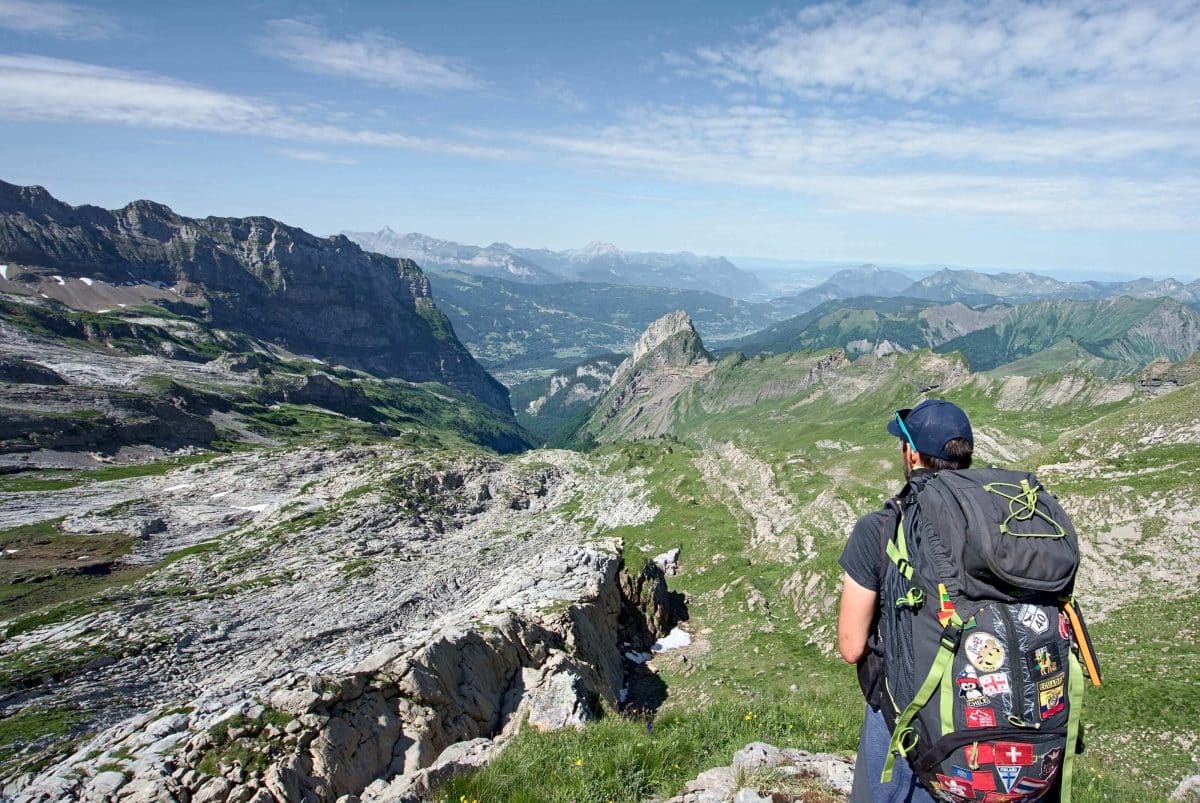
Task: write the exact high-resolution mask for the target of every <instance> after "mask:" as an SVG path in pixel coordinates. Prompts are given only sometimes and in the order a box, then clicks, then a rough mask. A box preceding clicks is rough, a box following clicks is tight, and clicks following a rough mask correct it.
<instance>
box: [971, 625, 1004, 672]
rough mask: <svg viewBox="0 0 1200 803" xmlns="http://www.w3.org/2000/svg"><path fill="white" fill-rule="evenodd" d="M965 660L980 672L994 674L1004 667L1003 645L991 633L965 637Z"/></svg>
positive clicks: (982, 632)
mask: <svg viewBox="0 0 1200 803" xmlns="http://www.w3.org/2000/svg"><path fill="white" fill-rule="evenodd" d="M964 649H965V650H966V653H967V660H968V661H970V662H971V664H972V665H974V667H975V668H976V669H978V670H979V671H980V672H995V671H996V670H997V669H999V668H1000V667H1002V666H1004V655H1005V652H1004V645H1003V644H1001V643H1000V640H999V639H998V638H996V637H995V636H993V635H992V634H991V633H987V632H985V631H982V630H981V631H979V632H978V633H972V634H971V635H969V636H967V643H966V646H965V647H964Z"/></svg>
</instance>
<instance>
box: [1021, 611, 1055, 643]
mask: <svg viewBox="0 0 1200 803" xmlns="http://www.w3.org/2000/svg"><path fill="white" fill-rule="evenodd" d="M1017 621H1019V622H1020V623H1021V624H1023V625H1025V626H1026V627H1028V628H1029V629H1030V630H1032V631H1033V632H1034V633H1037V634H1038V635H1039V636H1040V635H1042V634H1043V633H1045V632H1046V631H1047V630H1049V629H1050V617H1049V616H1047V615H1046V612H1045V611H1044V610H1042V609H1041V608H1040V607H1038V606H1037V605H1022V606H1021V609H1020V610H1019V611H1018V612H1017Z"/></svg>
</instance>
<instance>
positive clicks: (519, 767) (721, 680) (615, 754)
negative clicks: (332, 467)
mask: <svg viewBox="0 0 1200 803" xmlns="http://www.w3.org/2000/svg"><path fill="white" fill-rule="evenodd" d="M927 356H928V355H924V356H923V355H919V354H918V355H905V356H904V357H901V358H899V359H898V360H897V361H896V362H895V363H891V365H892V366H893V367H891V368H887V369H881V368H880V365H888V363H887V362H884V363H878V364H875V365H874V366H872V365H870V364H865V363H864V364H861V365H856V366H854V367H852V368H851V369H850V370H849V371H847V372H846V373H845V375H843V376H842V378H841V380H839V381H840V382H842V383H847V381H848V380H854V381H859V382H861V383H862V384H863V385H865V386H867V387H868V389H867V390H866V391H865V392H863V393H862V394H861V395H858V396H857V398H855V399H853V401H852V402H851V401H849V400H844V401H841V402H839V401H837V400H836V399H835V398H833V397H832V396H831V395H830V394H828V393H824V392H816V393H805V394H800V395H798V396H792V397H788V398H781V399H774V400H767V401H761V402H758V403H756V404H748V405H747V406H742V407H737V406H733V407H732V409H728V408H725V405H724V404H722V401H723V399H724V398H725V396H738V397H740V398H743V399H745V398H753V396H754V395H755V394H754V393H753V392H752V391H753V387H752V386H753V385H754V384H755V383H762V382H765V381H768V380H769V379H775V380H778V379H779V376H780V372H781V362H779V361H778V360H779V358H770V359H768V360H759V361H753V360H752V361H748V362H747V363H743V364H742V365H736V366H733V367H731V368H730V369H729V374H728V376H727V377H726V381H725V382H723V383H722V385H721V390H718V391H716V392H715V393H709V394H707V395H706V397H705V400H706V402H707V404H708V407H709V410H710V411H706V410H705V409H704V407H703V406H701V405H700V404H699V403H697V402H696V400H692V401H691V402H690V403H683V404H681V408H683V409H684V412H683V413H682V415H683V418H682V420H681V422H680V424H679V426H678V428H677V435H678V437H679V438H680V439H682V441H684V443H677V442H672V441H671V440H664V439H658V440H653V441H642V442H637V443H620V444H615V445H612V446H607V447H603V449H602V450H601V453H602V454H604V453H616V454H617V455H619V457H620V460H621V462H622V464H623V466H624V467H625V468H626V469H629V468H634V467H641V468H642V469H644V470H646V471H648V474H647V479H648V481H649V482H650V484H651V486H652V487H653V488H654V489H655V495H654V499H655V502H656V504H658V505H659V506H660V508H661V510H660V513H659V514H658V516H657V518H656V519H655V520H654V522H652V523H651V524H650V525H648V526H645V527H640V528H636V529H633V530H630V531H628V532H625V533H622V534H623V535H624V536H625V537H626V543H627V545H629V547H630V548H631V549H632V548H634V545H644V546H647V547H649V549H648V554H656V552H655V551H656V550H665V549H667V548H670V547H673V546H682V549H683V552H682V573H681V574H680V575H679V576H678V577H674V578H671V581H670V583H671V586H672V588H673V589H676V590H682V591H684V592H685V593H686V594H687V595H688V605H689V611H690V614H691V620H690V622H689V623H688V624H687V628H688V629H689V630H691V631H692V632H693V633H695V634H698V635H699V636H700V637H701V639H702V640H703V641H706V642H707V643H708V649H707V651H706V652H704V651H700V652H699V653H698V654H695V655H693V656H692V657H691V658H690V659H689V661H688V663H687V664H683V663H681V662H680V661H679V660H678V659H672V658H671V657H670V654H669V653H668V654H666V655H664V656H662V657H660V658H659V659H658V660H657V661H656V664H658V668H659V672H660V677H661V678H662V679H663V681H664V682H665V683H666V685H667V688H668V694H669V696H668V699H667V701H666V703H665V704H664V706H663V709H662V711H661V713H660V716H659V720H658V721H657V722H656V725H655V727H654V731H653V733H650V734H647V733H646V730H645V727H644V725H643V724H642V723H641V722H630V721H626V720H622V719H620V718H618V717H610V718H609V719H608V720H607V721H605V722H603V723H601V724H599V725H596V726H594V727H590V728H588V729H586V730H585V731H584V732H583V733H581V734H576V733H570V734H552V735H540V734H527V735H524V736H522V738H521V739H520V740H519V741H518V742H517V744H516V745H514V746H513V748H512V749H511V750H510V751H509V752H508V753H507V754H506V755H505V756H504V757H503V758H501V759H500V761H498V762H497V763H495V764H494V765H493V766H492V767H491V768H489V769H488V770H486V771H484V772H482V773H479V774H477V775H475V776H472V777H470V778H467V779H462V780H459V781H456V782H455V783H454V784H452V785H451V786H449V787H447V788H446V789H445V790H444V791H445V794H446V795H447V799H449V800H457V799H458V796H459V795H462V794H465V795H466V796H467V798H468V799H471V798H479V799H481V800H482V799H513V800H556V801H557V800H562V801H566V800H601V799H613V800H637V799H642V798H644V797H647V796H650V795H651V794H657V795H667V794H673V793H675V792H677V791H678V789H679V788H680V786H681V784H682V782H683V781H684V780H686V779H688V778H691V777H694V776H695V775H696V774H697V773H698V772H700V771H702V770H704V769H707V768H709V767H711V766H716V765H720V764H725V763H727V762H728V760H729V758H730V756H731V755H732V753H733V752H734V751H735V750H737V749H738V748H740V747H741V746H743V745H744V744H745V743H746V742H748V741H751V740H753V739H759V738H761V739H764V740H767V741H774V742H776V743H779V744H786V745H795V746H799V747H803V748H806V749H810V750H820V749H835V750H843V751H851V750H853V748H854V745H855V743H856V740H857V728H858V725H859V722H860V720H859V706H860V702H859V698H858V692H857V688H856V685H855V682H854V676H853V672H852V671H851V670H850V669H849V668H848V667H846V666H845V665H844V664H842V663H841V662H840V661H839V660H837V659H835V658H833V657H831V656H830V655H829V654H828V653H826V652H824V651H822V650H821V649H819V648H818V646H817V645H811V644H807V643H806V641H807V638H806V636H805V635H803V634H802V633H801V632H798V631H799V628H800V625H799V618H798V616H797V615H796V613H795V612H794V611H793V608H792V603H791V601H790V600H789V599H787V598H785V596H784V595H783V593H782V592H781V584H782V582H783V580H784V578H786V577H788V576H789V575H790V574H791V573H792V572H793V571H795V570H796V568H797V566H795V565H788V564H782V563H772V562H755V563H753V564H748V562H747V560H746V558H745V557H744V556H742V555H741V554H740V553H741V552H742V547H743V546H744V544H745V542H746V538H747V535H748V532H747V525H746V522H745V521H744V515H743V514H742V513H741V512H740V511H737V510H736V509H735V510H731V509H730V507H729V506H728V503H729V501H730V500H729V499H728V498H727V497H726V496H724V495H722V494H721V493H720V492H718V491H716V490H715V489H714V488H712V487H710V486H709V485H708V484H707V483H706V482H705V480H704V479H703V478H702V477H701V475H700V474H699V473H698V471H697V470H696V466H695V460H696V458H697V457H698V456H699V455H700V453H701V451H700V449H701V445H703V444H713V443H720V442H724V441H731V442H735V443H737V444H739V445H740V446H741V447H743V448H744V449H745V450H746V451H748V452H750V453H752V454H753V455H755V456H757V457H759V458H761V459H762V460H764V461H765V462H766V463H767V464H769V465H770V466H771V467H772V469H773V472H774V477H775V481H776V483H777V484H778V486H779V487H780V489H781V490H782V491H783V492H784V493H785V495H787V496H788V497H789V498H790V499H792V500H793V502H794V504H796V505H798V506H803V505H804V504H805V503H807V502H810V501H812V500H814V499H816V498H817V496H818V495H819V494H820V493H821V492H822V491H828V492H829V493H831V494H833V495H834V497H835V498H837V499H840V500H842V501H844V502H845V503H846V504H847V505H849V507H850V508H851V509H852V510H853V511H854V513H855V514H861V513H864V512H866V511H868V510H870V509H872V508H875V507H876V506H877V505H878V504H879V503H880V502H881V501H882V499H883V498H884V496H885V494H886V493H890V492H892V491H894V490H895V489H896V488H897V487H898V485H899V478H898V471H897V469H896V449H895V444H894V442H893V440H892V439H891V438H890V437H888V436H887V435H885V434H884V433H883V424H884V423H885V420H886V417H887V414H888V413H889V412H890V411H891V410H894V409H896V408H897V407H901V406H909V405H911V404H912V403H913V402H914V400H915V398H916V393H915V391H914V389H913V382H912V375H913V373H914V369H915V368H917V367H919V364H920V363H921V362H922V361H924V360H925V359H926V358H927ZM1053 382H1054V378H1053V377H1051V378H1046V379H1044V380H1039V381H1038V382H1035V383H1034V391H1035V392H1036V391H1037V390H1038V388H1039V387H1048V386H1050V385H1052V384H1053ZM835 390H836V388H835ZM839 392H840V391H839ZM995 393H996V391H995V390H991V389H988V388H987V386H981V385H979V384H977V383H967V384H964V385H961V386H959V387H958V388H956V389H954V390H951V391H949V392H947V393H946V394H945V395H946V396H947V397H948V398H951V399H953V400H954V401H956V402H958V403H959V404H961V405H963V406H964V407H965V408H966V409H967V410H968V412H969V413H970V414H971V416H972V418H973V419H974V420H975V421H976V422H977V426H983V427H986V428H987V430H988V431H989V432H991V433H992V434H993V435H995V436H997V440H1001V441H1005V440H1006V438H1008V440H1007V441H1006V442H1007V443H1009V445H1013V444H1015V445H1016V447H1015V448H1016V450H1017V451H1018V453H1019V454H1020V459H1018V460H1017V461H1015V462H1018V463H1022V464H1026V465H1038V464H1042V463H1045V462H1048V461H1052V460H1054V459H1061V458H1062V457H1063V456H1064V455H1066V454H1069V453H1070V454H1073V453H1074V451H1073V450H1074V447H1075V446H1076V445H1077V441H1079V440H1080V439H1083V440H1085V441H1088V443H1090V442H1091V441H1090V440H1089V438H1091V437H1092V435H1091V434H1090V433H1093V432H1094V431H1096V429H1097V428H1099V429H1102V430H1103V431H1106V432H1109V433H1112V435H1111V437H1113V438H1119V437H1121V436H1120V433H1122V432H1123V431H1127V430H1129V428H1131V427H1133V426H1134V425H1135V424H1137V425H1138V426H1144V425H1145V422H1146V421H1148V420H1153V421H1161V422H1163V423H1167V424H1173V425H1181V424H1186V423H1187V422H1190V421H1195V420H1196V417H1197V413H1196V412H1195V411H1196V410H1197V409H1200V398H1193V397H1194V396H1195V395H1196V393H1197V391H1195V390H1194V389H1193V388H1187V389H1185V390H1183V391H1179V392H1178V393H1177V394H1172V395H1169V396H1166V397H1163V398H1161V399H1158V400H1155V401H1152V402H1145V401H1127V402H1115V403H1111V404H1106V405H1101V406H1095V407H1083V406H1078V405H1064V406H1059V407H1043V408H1040V409H1038V411H1037V412H1036V413H1029V412H1020V411H1006V410H999V409H997V399H996V397H995V395H994V394H995ZM722 394H725V396H722ZM1063 433H1067V434H1065V435H1064V434H1063ZM819 441H826V442H827V443H825V444H824V446H818V445H817V443H818V442H819ZM831 443H836V444H838V446H837V448H830V444H831ZM1170 448H1171V447H1165V446H1163V447H1151V448H1148V449H1146V450H1145V453H1144V455H1143V458H1144V461H1146V462H1145V463H1144V465H1160V466H1163V467H1165V468H1166V469H1167V471H1166V473H1165V474H1164V475H1163V476H1160V477H1158V478H1157V479H1146V480H1143V482H1145V483H1147V484H1150V483H1153V482H1157V483H1164V482H1165V483H1166V485H1167V487H1178V488H1179V489H1180V490H1181V491H1182V490H1187V492H1190V493H1197V488H1196V484H1195V480H1194V478H1195V477H1196V476H1197V473H1200V472H1196V469H1198V468H1200V465H1198V463H1200V449H1198V448H1196V447H1180V448H1182V449H1183V450H1184V452H1185V455H1184V457H1186V462H1184V463H1182V466H1183V469H1182V470H1177V469H1176V466H1177V465H1180V463H1179V462H1178V461H1179V458H1180V455H1179V454H1176V453H1172V454H1171V455H1163V456H1162V459H1161V460H1159V459H1158V457H1157V456H1156V455H1158V451H1159V450H1163V449H1168V450H1169V449H1170ZM1168 458H1170V459H1171V460H1174V461H1175V462H1170V461H1169V460H1168ZM1120 459H1122V458H1120V457H1117V458H1114V461H1116V460H1120ZM1123 459H1126V460H1127V459H1129V458H1128V456H1126V457H1125V458H1123ZM1155 461H1157V462H1155ZM1114 465H1115V464H1114ZM1194 472H1196V473H1194ZM1079 482H1080V483H1085V482H1095V481H1094V480H1083V479H1081V480H1080V481H1079ZM1108 482H1110V484H1111V481H1108ZM1066 486H1067V487H1064V488H1062V489H1058V488H1056V490H1062V491H1064V492H1067V493H1071V492H1078V491H1079V490H1080V489H1079V488H1076V487H1074V486H1072V485H1071V484H1069V483H1068V484H1066ZM826 498H828V497H826ZM735 507H736V506H735ZM1080 524H1081V527H1086V522H1081V523H1080ZM803 534H804V533H797V535H798V536H801V535H803ZM808 534H810V535H812V536H813V537H814V540H815V544H816V547H817V557H816V558H815V559H814V561H813V563H812V564H810V565H809V566H806V567H805V568H812V569H816V570H817V571H818V572H819V573H820V574H821V575H822V576H824V577H826V578H830V579H832V578H835V577H837V576H838V574H839V570H838V569H837V567H836V558H837V556H838V554H839V553H840V549H841V546H842V544H843V543H844V539H845V531H844V529H827V522H824V521H822V522H813V524H812V529H811V531H810V532H809V533H808ZM716 554H721V555H724V556H725V559H724V560H721V561H714V560H713V556H714V555H716ZM739 578H740V579H741V582H742V585H740V586H739V587H738V588H737V590H736V591H727V593H725V594H724V595H723V596H722V595H719V594H718V593H717V591H718V589H720V588H722V587H728V585H729V584H730V583H733V582H735V581H737V580H738V579H739ZM748 585H752V586H753V587H755V588H756V589H757V590H758V591H759V592H761V593H762V594H763V595H764V597H765V598H766V599H767V601H768V603H769V605H770V614H769V615H768V616H765V617H764V616H763V615H762V614H760V613H752V612H750V611H748V610H747V606H746V596H745V590H744V589H745V588H746V586H748ZM1148 591H1149V589H1148ZM1156 603H1157V595H1155V594H1153V593H1148V594H1147V595H1146V596H1145V597H1144V598H1143V599H1142V600H1140V601H1138V602H1135V603H1133V604H1130V605H1128V606H1126V607H1124V608H1122V609H1119V610H1117V611H1116V612H1115V613H1113V614H1111V615H1110V616H1109V617H1108V619H1107V620H1106V621H1105V622H1103V623H1100V624H1097V625H1095V627H1094V628H1093V630H1094V636H1095V639H1096V641H1097V644H1098V649H1099V652H1100V656H1101V660H1102V661H1103V662H1104V664H1105V669H1106V685H1105V686H1104V687H1103V688H1101V689H1099V690H1095V691H1092V692H1090V693H1089V695H1088V697H1087V703H1086V706H1085V709H1084V722H1085V726H1086V728H1087V733H1088V752H1087V753H1085V754H1084V755H1083V756H1081V757H1080V763H1079V772H1078V775H1077V792H1078V795H1077V797H1076V799H1077V800H1084V801H1092V800H1096V801H1099V800H1122V801H1123V800H1132V799H1138V800H1155V799H1163V798H1165V796H1166V795H1167V794H1169V793H1170V792H1171V791H1172V789H1173V788H1174V785H1175V784H1176V783H1178V781H1179V779H1181V778H1182V777H1184V776H1186V775H1189V774H1193V773H1196V772H1197V771H1200V767H1198V765H1197V760H1196V755H1195V751H1196V749H1197V744H1200V730H1198V728H1197V724H1196V723H1197V722H1200V695H1197V694H1196V692H1195V681H1194V678H1195V676H1196V670H1197V661H1198V660H1200V648H1197V646H1196V638H1195V623H1196V621H1197V617H1196V614H1197V611H1198V607H1200V596H1197V595H1196V594H1195V593H1194V592H1191V593H1190V594H1186V595H1185V596H1183V597H1182V598H1181V599H1179V600H1178V601H1176V602H1173V603H1172V608H1171V611H1172V613H1171V615H1170V618H1171V620H1172V621H1173V622H1176V623H1179V624H1177V625H1169V626H1168V627H1166V628H1163V627H1161V619H1160V620H1159V623H1158V626H1157V627H1156V626H1155V617H1156V616H1157V617H1161V615H1162V613H1163V611H1162V608H1161V606H1160V605H1158V604H1156ZM834 616H835V613H834V610H833V606H832V605H830V606H828V607H827V608H825V609H824V611H823V612H822V613H821V614H820V617H819V619H818V624H819V626H821V627H824V628H826V630H825V632H826V633H828V632H831V629H832V625H833V620H834ZM1179 627H1183V632H1181V631H1180V630H1179V629H1178V628H1179ZM708 629H711V632H710V633H706V631H707V630H708ZM825 646H827V647H828V646H831V645H830V644H829V643H828V642H826V644H825ZM1164 653H1165V654H1168V655H1170V659H1169V662H1168V660H1167V659H1165V658H1164ZM793 684H795V687H796V690H795V691H792V686H793ZM747 716H749V717H750V718H749V719H747V718H746V717H747ZM788 726H791V727H788ZM577 762H582V763H577ZM668 762H669V763H668ZM676 765H678V766H676ZM535 766H536V767H539V768H540V769H539V771H538V772H537V773H536V774H531V773H530V772H529V769H530V768H531V767H535Z"/></svg>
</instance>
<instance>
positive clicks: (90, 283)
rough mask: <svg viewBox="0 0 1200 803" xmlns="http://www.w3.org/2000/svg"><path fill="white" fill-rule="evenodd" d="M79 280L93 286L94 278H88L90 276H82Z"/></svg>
mask: <svg viewBox="0 0 1200 803" xmlns="http://www.w3.org/2000/svg"><path fill="white" fill-rule="evenodd" d="M79 281H81V282H83V283H84V284H86V285H87V286H88V287H91V286H92V281H93V280H92V279H89V278H88V277H86V276H84V277H82V278H81V279H80V280H79Z"/></svg>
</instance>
